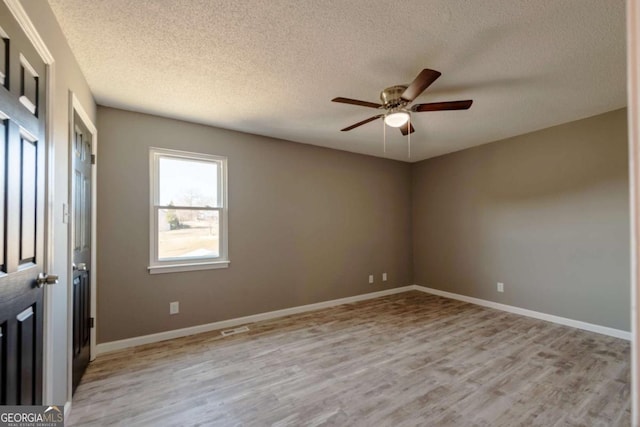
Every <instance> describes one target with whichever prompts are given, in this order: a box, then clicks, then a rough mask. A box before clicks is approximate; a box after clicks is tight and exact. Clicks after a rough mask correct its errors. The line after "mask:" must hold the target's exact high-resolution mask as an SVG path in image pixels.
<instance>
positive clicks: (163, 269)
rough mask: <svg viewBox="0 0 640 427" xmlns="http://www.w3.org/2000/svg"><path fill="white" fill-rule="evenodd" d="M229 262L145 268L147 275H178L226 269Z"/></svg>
mask: <svg viewBox="0 0 640 427" xmlns="http://www.w3.org/2000/svg"><path fill="white" fill-rule="evenodd" d="M230 263H231V261H212V262H201V263H197V264H196V263H193V264H167V265H150V266H149V267H147V270H149V274H162V273H180V272H182V271H197V270H214V269H217V268H227V267H229V264H230Z"/></svg>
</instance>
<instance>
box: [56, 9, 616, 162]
mask: <svg viewBox="0 0 640 427" xmlns="http://www.w3.org/2000/svg"><path fill="white" fill-rule="evenodd" d="M49 3H50V4H51V7H52V9H53V11H54V13H55V15H56V16H57V18H58V20H59V22H60V25H61V27H62V30H63V32H64V33H65V35H66V36H67V38H68V40H69V43H70V45H71V48H72V50H73V51H74V53H75V55H76V57H77V60H78V62H79V64H80V67H81V68H82V71H83V72H84V74H85V76H86V78H87V81H88V82H89V86H90V87H91V90H92V91H93V93H94V95H95V97H96V101H97V102H98V103H99V104H101V105H106V106H112V107H118V108H124V109H129V110H134V111H141V112H146V113H152V114H157V115H161V116H168V117H174V118H179V119H184V120H188V121H193V122H198V123H205V124H209V125H213V126H218V127H222V128H227V129H234V130H238V131H243V132H249V133H254V134H259V135H267V136H271V137H275V138H282V139H286V140H291V141H297V142H302V143H306V144H314V145H319V146H325V147H330V148H336V149H341V150H347V151H353V152H357V153H364V154H370V155H374V156H380V157H387V158H393V159H398V160H407V141H406V137H403V136H402V135H401V134H400V132H399V131H398V130H397V129H391V128H387V153H386V154H385V153H383V143H382V141H383V132H382V130H383V128H382V121H380V120H378V121H375V122H371V123H369V124H366V125H364V126H362V127H359V128H357V129H354V130H352V131H349V132H340V129H342V128H344V127H346V126H348V125H351V124H353V123H355V122H358V121H360V120H363V119H365V118H367V117H370V116H373V115H375V114H377V113H378V111H376V110H374V109H371V108H366V107H359V106H353V105H346V104H338V103H333V102H330V100H331V99H332V98H334V97H337V96H342V97H347V98H356V99H360V100H365V101H372V102H379V92H380V91H381V90H382V89H383V88H385V87H387V86H391V85H395V84H408V83H410V82H411V81H412V80H413V79H414V77H415V76H416V75H417V74H418V73H419V72H420V70H422V69H423V68H432V69H435V70H438V71H440V72H442V76H441V77H440V78H439V79H438V80H437V81H436V82H435V83H434V84H433V85H432V86H431V87H430V88H428V89H427V90H426V91H425V92H424V93H423V94H422V95H421V96H420V97H418V98H417V99H416V101H415V102H418V103H421V102H434V101H447V100H459V99H473V100H474V104H473V106H472V107H471V109H470V110H467V111H446V112H424V113H414V114H413V117H412V121H413V125H414V127H415V128H416V132H415V133H414V134H412V135H411V149H412V155H411V161H417V160H421V159H425V158H429V157H433V156H437V155H440V154H444V153H448V152H452V151H457V150H461V149H464V148H467V147H470V146H474V145H479V144H483V143H486V142H491V141H495V140H498V139H502V138H506V137H510V136H514V135H518V134H522V133H526V132H530V131H533V130H536V129H541V128H545V127H549V126H552V125H556V124H560V123H565V122H569V121H572V120H576V119H580V118H584V117H588V116H592V115H595V114H599V113H603V112H606V111H610V110H614V109H617V108H621V107H623V106H625V105H626V70H625V68H626V60H625V37H626V36H625V2H624V0H606V1H602V0H535V1H533V0H532V1H524V0H522V1H516V0H490V1H487V0H484V1H463V0H455V1H454V0H432V1H418V0H393V1H389V0H386V1H383V0H266V1H265V0H232V1H231V0H135V1H131V0H93V1H87V0H49Z"/></svg>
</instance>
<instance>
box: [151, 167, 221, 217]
mask: <svg viewBox="0 0 640 427" xmlns="http://www.w3.org/2000/svg"><path fill="white" fill-rule="evenodd" d="M159 160H160V161H159V165H158V167H159V177H160V186H159V195H160V200H159V201H158V202H159V204H160V205H161V206H170V205H173V206H195V207H198V206H199V207H203V206H210V207H219V206H220V205H219V202H218V164H217V163H215V162H206V161H199V160H189V159H177V158H170V157H160V159H159Z"/></svg>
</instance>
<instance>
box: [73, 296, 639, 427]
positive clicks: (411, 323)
mask: <svg viewBox="0 0 640 427" xmlns="http://www.w3.org/2000/svg"><path fill="white" fill-rule="evenodd" d="M248 326H249V328H250V331H249V332H247V333H244V334H239V335H232V336H227V337H222V336H221V335H220V333H219V332H215V331H214V332H209V333H204V334H199V335H193V336H189V337H184V338H179V339H175V340H171V341H164V342H161V343H154V344H149V345H145V346H141V347H137V348H133V349H128V350H123V351H119V352H114V353H111V354H106V355H102V356H100V357H99V358H98V359H97V360H96V361H95V362H93V363H91V365H90V366H89V368H88V370H87V373H86V374H85V377H84V378H83V380H82V383H81V384H80V386H79V387H78V389H77V392H76V395H75V396H74V400H73V409H72V413H71V416H70V417H69V420H68V422H67V425H69V426H73V425H77V426H105V425H127V426H165V425H166V426H173V425H181V426H184V425H186V426H196V425H202V426H205V425H206V426H209V425H213V426H217V425H220V426H265V425H272V426H331V425H335V426H366V427H372V426H424V425H429V426H492V427H496V426H508V427H511V426H517V425H527V426H528V425H539V426H596V425H602V426H628V425H629V424H630V345H629V343H628V342H626V341H624V340H620V339H616V338H611V337H607V336H604V335H599V334H595V333H591V332H586V331H582V330H577V329H573V328H570V327H566V326H561V325H557V324H553V323H548V322H544V321H541V320H536V319H531V318H527V317H522V316H517V315H514V314H510V313H504V312H501V311H497V310H492V309H489V308H484V307H479V306H475V305H471V304H467V303H463V302H460V301H454V300H450V299H446V298H442V297H438V296H434V295H429V294H424V293H422V292H417V291H411V292H405V293H402V294H396V295H391V296H387V297H382V298H377V299H375V300H368V301H362V302H358V303H354V304H346V305H343V306H338V307H333V308H329V309H324V310H318V311H315V312H310V313H303V314H298V315H293V316H288V317H283V318H280V319H273V320H267V321H263V322H257V323H253V324H249V325H248Z"/></svg>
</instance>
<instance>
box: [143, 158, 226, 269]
mask: <svg viewBox="0 0 640 427" xmlns="http://www.w3.org/2000/svg"><path fill="white" fill-rule="evenodd" d="M150 173H151V180H150V182H151V245H150V248H151V256H150V259H151V261H150V265H149V272H150V273H152V274H155V273H170V272H177V271H190V270H205V269H210V268H224V267H228V265H229V258H228V255H227V159H226V158H225V157H219V156H212V155H209V154H196V153H188V152H184V151H175V150H165V149H160V148H151V150H150Z"/></svg>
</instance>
